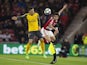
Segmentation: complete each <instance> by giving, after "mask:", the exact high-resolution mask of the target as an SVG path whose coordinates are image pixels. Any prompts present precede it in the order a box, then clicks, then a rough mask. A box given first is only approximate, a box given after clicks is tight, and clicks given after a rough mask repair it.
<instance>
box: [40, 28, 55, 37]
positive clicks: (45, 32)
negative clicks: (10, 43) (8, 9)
mask: <svg viewBox="0 0 87 65" xmlns="http://www.w3.org/2000/svg"><path fill="white" fill-rule="evenodd" d="M41 33H42V36H43V37H44V36H46V35H48V36H49V37H54V34H53V32H52V31H48V30H46V29H44V28H42V29H41ZM45 34H46V35H45Z"/></svg>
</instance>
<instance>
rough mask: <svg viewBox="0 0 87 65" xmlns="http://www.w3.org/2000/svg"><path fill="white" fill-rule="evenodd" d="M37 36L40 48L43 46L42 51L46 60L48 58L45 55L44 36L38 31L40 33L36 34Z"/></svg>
mask: <svg viewBox="0 0 87 65" xmlns="http://www.w3.org/2000/svg"><path fill="white" fill-rule="evenodd" d="M36 36H37V37H38V38H39V40H40V46H41V49H42V52H43V56H44V58H46V55H45V42H44V39H43V36H42V34H41V32H40V31H38V32H37V33H36Z"/></svg>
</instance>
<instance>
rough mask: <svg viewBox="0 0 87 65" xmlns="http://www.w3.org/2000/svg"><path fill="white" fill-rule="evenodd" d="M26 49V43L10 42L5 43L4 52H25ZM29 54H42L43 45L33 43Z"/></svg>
mask: <svg viewBox="0 0 87 65" xmlns="http://www.w3.org/2000/svg"><path fill="white" fill-rule="evenodd" d="M25 50H26V45H25V46H24V45H19V46H9V45H8V44H3V54H24V52H25ZM29 54H42V50H41V47H38V46H37V45H32V46H31V48H30V51H29Z"/></svg>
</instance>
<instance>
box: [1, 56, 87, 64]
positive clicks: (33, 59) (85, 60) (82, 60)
mask: <svg viewBox="0 0 87 65" xmlns="http://www.w3.org/2000/svg"><path fill="white" fill-rule="evenodd" d="M51 61H52V56H48V58H43V57H42V56H37V55H30V59H29V60H26V59H25V56H24V55H0V65H51V64H49V63H50V62H51ZM54 65H87V57H68V58H59V57H58V58H57V63H56V64H54Z"/></svg>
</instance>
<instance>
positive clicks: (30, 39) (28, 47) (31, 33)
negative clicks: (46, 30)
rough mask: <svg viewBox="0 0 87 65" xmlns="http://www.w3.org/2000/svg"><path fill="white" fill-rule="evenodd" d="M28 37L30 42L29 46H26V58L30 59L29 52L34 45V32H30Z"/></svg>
mask: <svg viewBox="0 0 87 65" xmlns="http://www.w3.org/2000/svg"><path fill="white" fill-rule="evenodd" d="M28 37H29V40H28V43H27V46H26V50H25V52H26V58H27V59H29V56H28V52H29V50H30V46H31V44H32V43H33V38H34V33H33V32H30V33H29V34H28Z"/></svg>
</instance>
